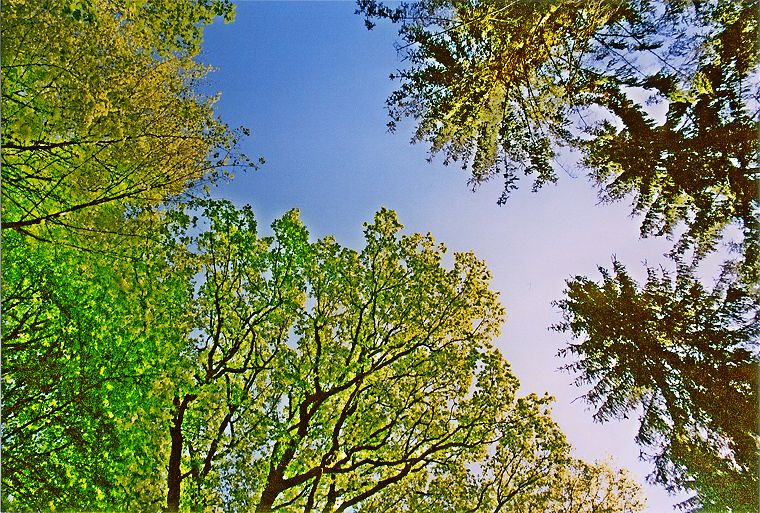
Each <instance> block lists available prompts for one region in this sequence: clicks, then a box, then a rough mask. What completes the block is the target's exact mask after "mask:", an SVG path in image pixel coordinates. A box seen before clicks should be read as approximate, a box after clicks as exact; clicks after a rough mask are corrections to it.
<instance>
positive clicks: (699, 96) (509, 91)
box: [358, 0, 760, 255]
mask: <svg viewBox="0 0 760 513" xmlns="http://www.w3.org/2000/svg"><path fill="white" fill-rule="evenodd" d="M358 12H360V13H362V14H364V15H365V16H366V18H367V19H368V20H372V19H378V18H380V19H382V18H387V19H390V20H391V21H393V22H395V23H400V24H401V28H400V30H399V35H400V38H401V44H400V50H401V52H402V56H403V58H404V60H405V62H407V63H408V64H407V65H406V66H405V67H404V68H403V69H401V70H400V71H399V72H398V73H396V74H394V75H393V77H394V78H398V79H399V80H400V86H399V89H398V90H397V91H396V92H395V93H393V95H392V96H391V97H390V98H389V99H388V108H389V112H390V116H391V124H390V126H391V127H395V125H396V123H397V122H399V121H400V120H401V119H402V118H404V117H411V118H413V119H414V120H416V121H417V129H416V132H415V136H414V141H426V142H427V143H428V144H429V145H430V149H431V152H432V153H433V154H436V153H439V152H442V153H443V154H444V156H445V159H444V161H445V162H447V163H448V162H450V161H453V160H460V161H461V162H462V165H463V167H464V168H465V169H468V170H469V171H470V172H471V176H472V183H473V184H478V183H480V182H482V181H484V180H487V179H489V178H491V177H493V176H495V175H498V174H502V175H503V176H504V179H505V188H504V195H503V196H502V198H501V200H500V201H504V200H505V199H506V196H507V195H508V193H509V191H510V190H512V189H514V188H515V187H516V182H517V180H518V171H519V170H520V169H522V170H523V171H524V172H525V173H526V174H534V175H535V176H536V182H535V184H534V188H536V187H539V186H541V184H543V183H544V182H546V181H554V180H556V174H555V171H554V169H553V168H554V166H553V163H552V160H553V158H554V157H555V153H556V148H557V145H560V146H561V145H569V146H571V147H574V148H576V149H578V150H580V151H581V152H582V154H583V156H584V163H585V166H586V167H587V168H588V171H589V174H590V177H591V179H592V180H593V182H594V183H595V184H596V185H597V186H598V187H599V188H600V195H601V197H602V198H604V199H607V200H620V199H623V198H626V197H628V196H629V195H632V196H633V198H634V211H635V212H641V213H644V214H645V216H644V221H643V223H642V234H644V235H649V234H672V233H673V232H674V230H675V228H676V227H677V225H678V223H679V222H684V223H686V225H687V226H688V232H687V234H686V235H685V236H684V237H683V238H682V240H681V244H680V245H679V247H678V248H677V249H676V251H677V252H683V251H685V249H686V248H687V247H696V248H697V249H698V252H700V253H702V252H704V251H707V250H709V249H712V248H713V247H714V244H715V242H716V240H717V239H718V238H719V236H720V233H721V230H722V228H723V227H724V226H726V225H727V224H729V223H732V222H735V223H738V224H739V226H740V227H741V228H742V229H744V230H745V232H746V239H747V241H748V244H750V242H749V241H753V240H755V239H756V238H757V237H758V234H759V233H760V232H759V231H758V224H757V220H756V216H757V209H758V199H757V186H756V182H755V181H756V179H757V178H758V165H757V146H756V139H757V131H758V119H757V110H756V105H757V99H758V97H759V95H760V87H759V86H758V81H757V80H756V77H757V75H756V73H755V66H756V64H757V46H758V42H757V21H758V4H757V2H744V1H738V0H737V1H733V2H717V1H713V2H694V3H687V2H658V1H648V0H629V1H591V2H589V1H582V2H553V1H541V2H535V1H518V2H511V1H510V2H507V1H488V2H480V1H477V0H469V1H458V0H450V1H427V2H419V3H408V4H407V3H402V4H401V5H400V6H399V7H397V8H395V9H390V8H388V7H387V6H383V5H382V4H381V3H378V2H375V1H374V0H362V1H360V2H359V11H358ZM371 24H372V23H370V25H371ZM676 36H677V37H676ZM652 105H654V106H655V107H660V106H665V107H667V116H666V119H665V120H664V121H663V122H659V121H657V120H656V119H655V117H654V116H653V115H652V114H651V111H652V108H651V107H652ZM751 244H752V245H754V242H752V243H751ZM752 254H753V255H757V251H756V249H753V250H752Z"/></svg>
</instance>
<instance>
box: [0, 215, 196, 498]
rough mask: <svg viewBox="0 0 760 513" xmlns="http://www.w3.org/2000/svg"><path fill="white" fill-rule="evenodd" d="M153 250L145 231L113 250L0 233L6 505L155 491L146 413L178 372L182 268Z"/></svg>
mask: <svg viewBox="0 0 760 513" xmlns="http://www.w3.org/2000/svg"><path fill="white" fill-rule="evenodd" d="M153 221H154V218H153V217H152V216H148V217H147V218H145V219H140V222H143V223H149V224H151V226H152V227H153V228H156V229H157V227H156V226H155V225H153V224H152V223H153ZM159 250H160V247H159V246H157V245H156V244H155V243H154V242H153V241H152V239H150V238H143V239H142V241H141V242H140V243H134V241H133V243H132V244H130V245H129V246H127V247H124V248H121V250H120V251H119V252H118V253H117V254H118V258H114V256H113V255H114V253H111V254H105V255H104V254H102V253H100V252H95V251H90V252H82V251H79V250H77V249H75V248H71V247H68V246H65V245H54V244H50V243H47V242H40V241H38V240H36V239H34V238H31V237H28V236H26V235H24V234H22V233H18V232H16V231H13V230H10V231H7V232H5V233H4V234H3V265H2V298H3V316H2V333H3V387H2V404H3V432H2V447H3V454H2V456H3V472H2V498H1V500H2V504H3V509H4V510H9V511H38V510H46V511H48V510H53V509H54V508H55V509H63V510H82V509H86V510H88V511H95V510H105V511H116V510H121V509H123V508H127V509H132V510H135V509H139V510H146V509H150V505H151V504H152V503H155V501H156V500H161V499H162V498H163V497H162V495H161V491H162V490H163V488H158V487H151V484H152V483H151V479H153V475H154V474H155V472H156V470H155V469H156V468H160V467H161V465H162V464H163V459H164V458H163V454H164V452H165V449H164V448H163V447H162V444H161V442H162V440H161V439H160V438H158V437H157V436H156V434H155V428H154V426H153V425H152V424H153V423H155V422H162V421H161V419H162V417H163V415H165V411H164V408H163V403H162V402H161V401H160V397H161V396H160V392H161V391H162V389H164V388H165V387H166V383H167V382H170V383H171V382H173V381H174V380H175V379H176V377H175V374H174V372H175V371H176V368H175V366H174V362H176V361H178V359H179V352H178V349H179V348H180V347H181V346H179V344H178V343H177V342H178V341H182V340H184V339H183V338H182V336H183V335H184V333H185V332H186V329H185V328H184V327H185V324H184V323H183V321H182V319H183V318H184V317H185V315H186V313H185V312H184V311H182V310H181V309H179V307H181V306H182V305H183V304H185V303H186V301H181V300H180V296H182V295H183V294H187V293H188V291H187V290H183V289H182V286H184V285H186V284H187V283H188V278H187V277H184V276H183V274H182V272H187V270H185V271H182V270H181V269H180V268H179V267H178V266H174V267H172V269H171V273H168V270H169V269H168V267H167V266H166V265H162V264H161V259H160V258H159V257H160V252H159ZM154 509H155V508H154Z"/></svg>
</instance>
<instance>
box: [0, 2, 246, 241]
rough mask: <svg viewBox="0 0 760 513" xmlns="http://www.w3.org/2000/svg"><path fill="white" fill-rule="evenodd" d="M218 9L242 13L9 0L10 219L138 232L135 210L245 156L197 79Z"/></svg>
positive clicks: (5, 48)
mask: <svg viewBox="0 0 760 513" xmlns="http://www.w3.org/2000/svg"><path fill="white" fill-rule="evenodd" d="M216 15H223V16H225V18H226V19H231V18H232V15H233V11H232V5H231V4H230V2H228V1H227V0H208V1H207V0H202V1H201V0H199V1H192V2H184V3H182V5H176V3H175V2H145V1H138V2H122V1H120V0H93V1H87V2H80V1H74V2H68V1H62V0H45V1H43V2H36V1H35V2H26V1H12V2H8V3H6V4H5V5H4V6H3V33H4V37H3V41H2V71H3V85H2V105H3V115H4V116H3V117H4V119H5V122H4V123H3V126H2V182H3V187H2V192H3V196H2V197H3V223H2V226H3V229H14V230H17V231H21V232H23V233H27V234H29V235H31V236H34V237H39V238H43V239H48V240H53V241H58V242H60V241H61V240H62V239H65V238H66V237H68V238H71V237H72V236H74V235H76V236H78V237H80V238H81V237H82V236H85V235H89V236H92V235H93V234H98V233H104V232H105V233H108V234H111V235H113V234H114V233H120V232H126V233H132V232H134V231H135V230H137V229H138V228H139V226H135V223H133V222H131V221H133V217H134V211H135V209H142V208H149V207H155V206H156V205H159V204H161V203H163V202H164V201H165V200H167V199H169V198H171V197H173V196H177V195H178V194H180V193H182V192H184V191H185V190H186V189H187V188H188V187H192V186H194V185H196V184H198V183H201V182H207V181H208V180H212V179H214V178H215V177H217V176H219V175H220V173H221V171H223V170H224V169H226V166H229V165H233V164H237V163H239V162H241V161H242V160H244V157H241V156H239V155H237V152H236V150H235V144H236V140H237V134H236V133H235V132H233V131H231V130H229V128H228V127H227V126H226V125H225V124H223V123H222V122H221V121H219V120H218V119H217V118H216V117H215V115H214V112H213V108H212V107H213V103H214V98H210V97H204V96H202V95H200V94H199V92H198V88H197V84H198V82H199V80H200V79H202V77H203V76H204V75H205V74H206V73H207V72H208V71H209V68H208V67H206V66H203V65H201V64H199V63H198V62H196V61H195V59H194V58H195V56H196V54H197V53H198V51H199V45H200V39H201V37H202V29H203V26H204V25H205V24H208V23H210V22H211V20H212V19H213V17H214V16H216ZM68 243H73V242H72V241H70V240H69V241H68ZM89 246H97V243H96V242H93V243H91V244H89Z"/></svg>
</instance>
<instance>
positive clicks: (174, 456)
mask: <svg viewBox="0 0 760 513" xmlns="http://www.w3.org/2000/svg"><path fill="white" fill-rule="evenodd" d="M196 397H197V396H195V395H186V396H185V397H184V399H182V402H180V400H179V397H177V396H175V397H174V408H175V413H174V418H173V419H172V425H171V427H170V428H169V434H170V435H171V439H172V446H171V452H170V453H169V476H168V479H167V487H168V491H167V494H166V511H168V512H169V513H176V512H177V511H179V499H180V496H181V492H182V488H181V485H182V469H181V467H180V464H181V463H182V449H183V445H184V438H183V436H182V422H183V421H184V419H185V411H186V410H187V405H188V404H190V403H191V402H192V401H193V400H194V399H195V398H196Z"/></svg>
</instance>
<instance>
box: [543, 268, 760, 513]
mask: <svg viewBox="0 0 760 513" xmlns="http://www.w3.org/2000/svg"><path fill="white" fill-rule="evenodd" d="M600 271H601V273H602V282H601V283H599V284H597V283H595V282H593V281H591V280H589V279H587V278H585V277H576V278H575V279H573V280H570V281H569V282H568V288H567V291H566V296H567V297H566V299H563V300H562V301H560V302H559V303H558V304H559V306H560V308H561V309H562V311H563V314H564V318H565V322H563V323H561V324H559V325H558V326H556V327H555V328H556V329H558V330H560V331H565V332H570V333H571V334H572V335H573V337H574V338H576V339H580V340H579V342H577V343H574V344H571V345H570V346H569V347H568V348H566V349H563V350H562V351H561V353H562V354H564V355H569V356H573V357H576V358H577V361H576V362H574V363H571V364H570V365H568V367H569V369H570V370H572V371H574V372H577V373H579V378H578V382H579V384H583V385H590V386H591V389H590V391H589V392H588V393H587V394H586V395H585V399H586V400H587V401H588V402H589V403H590V404H591V405H593V406H594V407H596V408H597V411H596V413H595V415H594V418H595V419H596V420H600V421H606V420H609V419H612V418H624V417H625V418H627V417H628V415H631V414H635V413H637V412H641V413H640V414H639V415H640V417H639V420H640V428H639V432H638V435H637V437H636V440H637V442H638V443H639V444H640V445H642V446H643V447H644V448H645V449H646V450H647V453H646V455H645V456H646V458H647V459H649V460H650V461H652V462H653V463H654V466H655V471H654V473H653V474H652V476H651V478H652V480H653V481H654V482H656V483H659V484H662V485H664V486H665V487H666V488H667V489H668V490H670V491H675V490H687V491H693V492H697V496H695V497H694V498H692V499H691V500H689V501H686V503H684V506H685V507H689V508H692V509H693V508H696V507H698V506H701V507H704V508H714V509H708V511H720V510H721V509H720V508H727V507H728V508H731V510H732V511H747V512H749V511H754V509H756V507H757V489H758V475H759V474H758V472H759V469H758V446H757V416H758V396H757V390H758V383H757V355H756V350H757V347H756V344H757V338H758V335H760V314H758V312H757V309H756V304H754V302H753V301H752V300H751V296H748V295H747V294H746V292H743V291H741V290H737V289H736V287H737V286H740V285H737V282H736V281H735V280H734V279H732V277H731V276H730V274H731V273H732V272H735V270H732V269H726V270H724V274H723V279H722V280H721V281H719V282H718V283H717V285H716V286H715V287H714V288H713V290H706V289H705V287H704V286H703V285H702V284H701V283H700V282H699V280H697V279H696V278H695V277H694V276H693V275H692V274H690V272H689V269H688V268H685V269H681V271H680V272H679V273H678V274H677V275H676V276H675V278H673V277H671V276H670V275H669V274H668V273H667V272H665V271H661V272H657V271H656V270H654V269H650V270H649V276H648V278H647V281H646V283H645V284H644V286H643V287H639V286H638V285H637V284H636V282H635V281H634V280H633V279H632V278H631V277H630V275H629V274H628V273H627V271H626V270H625V268H624V267H623V266H622V265H621V264H620V263H618V262H614V263H613V269H612V270H611V271H610V270H607V269H601V268H600Z"/></svg>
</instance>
